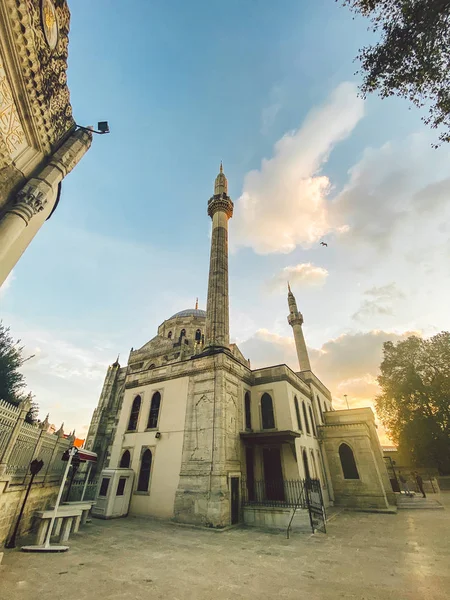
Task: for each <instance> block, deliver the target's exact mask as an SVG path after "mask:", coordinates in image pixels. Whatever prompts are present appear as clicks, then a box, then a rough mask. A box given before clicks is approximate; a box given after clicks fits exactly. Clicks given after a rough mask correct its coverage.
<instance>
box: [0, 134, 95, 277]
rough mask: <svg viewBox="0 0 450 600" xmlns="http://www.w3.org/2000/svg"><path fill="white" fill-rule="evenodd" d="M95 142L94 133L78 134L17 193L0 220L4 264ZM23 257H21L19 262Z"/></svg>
mask: <svg viewBox="0 0 450 600" xmlns="http://www.w3.org/2000/svg"><path fill="white" fill-rule="evenodd" d="M91 142H92V134H91V133H89V132H87V131H84V130H81V129H78V130H76V131H74V132H73V133H72V134H71V135H70V136H69V137H68V139H67V140H66V141H65V142H64V143H63V144H62V145H61V147H60V148H59V149H58V150H56V151H55V152H54V153H53V154H52V155H51V157H50V158H49V161H48V162H47V164H46V166H45V167H43V168H42V169H41V170H40V171H39V172H38V173H37V174H36V176H35V177H33V178H32V179H30V180H29V181H28V182H27V183H26V184H25V185H24V186H23V188H22V189H21V190H20V191H19V192H18V193H17V195H16V198H15V199H14V201H13V202H12V204H11V205H10V206H9V207H8V208H7V210H6V212H5V214H4V216H3V218H2V219H1V220H0V263H1V262H2V260H4V259H5V257H6V255H7V254H8V252H9V251H10V250H11V247H12V246H13V244H14V243H15V242H16V241H17V240H18V239H19V238H20V236H21V234H22V232H23V231H24V230H25V228H26V227H27V226H28V225H29V224H30V221H31V220H32V219H33V218H34V217H35V215H37V214H38V213H41V212H42V211H44V210H45V209H46V208H47V205H48V204H49V203H52V202H53V201H54V199H55V198H56V195H57V189H58V185H59V184H60V183H61V181H62V180H63V179H64V177H65V176H66V175H67V174H68V173H70V171H71V170H72V169H73V168H74V167H75V165H76V164H77V163H78V162H79V161H80V160H81V158H82V157H83V156H84V154H85V153H86V151H87V150H88V149H89V147H90V145H91ZM48 208H50V206H49V207H48ZM19 257H20V253H19V254H18V256H17V258H16V259H15V261H17V260H18V259H19ZM7 275H8V272H5V273H4V275H3V277H2V279H1V280H0V285H1V284H2V283H3V281H4V279H5V278H6V276H7Z"/></svg>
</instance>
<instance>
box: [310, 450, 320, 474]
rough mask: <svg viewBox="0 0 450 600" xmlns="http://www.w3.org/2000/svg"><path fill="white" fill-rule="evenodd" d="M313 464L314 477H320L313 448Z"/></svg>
mask: <svg viewBox="0 0 450 600" xmlns="http://www.w3.org/2000/svg"><path fill="white" fill-rule="evenodd" d="M311 464H312V470H313V475H314V479H319V475H318V473H317V466H316V459H315V458H314V452H313V451H312V450H311Z"/></svg>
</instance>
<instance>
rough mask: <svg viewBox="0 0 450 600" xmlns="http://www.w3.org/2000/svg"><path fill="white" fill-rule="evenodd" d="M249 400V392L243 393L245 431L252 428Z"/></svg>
mask: <svg viewBox="0 0 450 600" xmlns="http://www.w3.org/2000/svg"><path fill="white" fill-rule="evenodd" d="M250 403H251V400H250V393H249V392H245V397H244V404H245V406H244V408H245V429H251V428H252V412H251V405H250Z"/></svg>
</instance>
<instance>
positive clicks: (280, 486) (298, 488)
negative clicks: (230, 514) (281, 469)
mask: <svg viewBox="0 0 450 600" xmlns="http://www.w3.org/2000/svg"><path fill="white" fill-rule="evenodd" d="M241 498H242V504H243V506H272V507H280V508H281V507H288V508H294V507H297V508H306V507H307V503H306V496H305V481H304V480H302V479H274V480H249V479H245V478H244V479H242V490H241Z"/></svg>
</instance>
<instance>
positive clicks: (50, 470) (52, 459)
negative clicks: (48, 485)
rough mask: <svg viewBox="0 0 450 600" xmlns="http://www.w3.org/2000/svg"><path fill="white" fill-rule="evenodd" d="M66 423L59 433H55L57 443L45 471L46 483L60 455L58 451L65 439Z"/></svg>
mask: <svg viewBox="0 0 450 600" xmlns="http://www.w3.org/2000/svg"><path fill="white" fill-rule="evenodd" d="M63 426H64V423H63V424H62V425H61V427H60V428H59V429H58V431H56V432H55V436H56V442H55V445H54V446H53V452H52V455H51V457H50V460H49V462H48V467H47V469H46V471H45V477H44V482H47V480H48V479H47V478H48V476H49V475H51V472H52V467H53V463H54V462H55V458H56V456H57V454H58V451H59V450H60V444H59V442H60V440H61V439H64V429H63Z"/></svg>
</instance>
